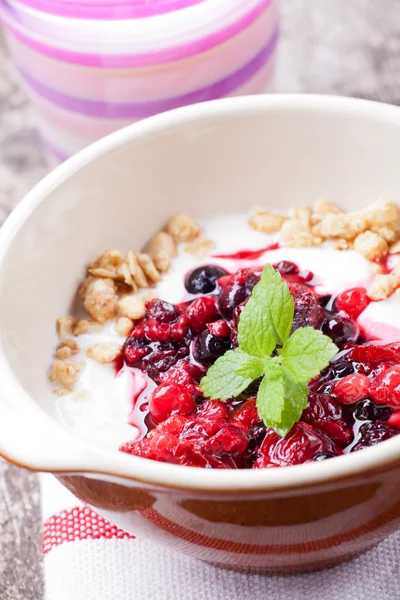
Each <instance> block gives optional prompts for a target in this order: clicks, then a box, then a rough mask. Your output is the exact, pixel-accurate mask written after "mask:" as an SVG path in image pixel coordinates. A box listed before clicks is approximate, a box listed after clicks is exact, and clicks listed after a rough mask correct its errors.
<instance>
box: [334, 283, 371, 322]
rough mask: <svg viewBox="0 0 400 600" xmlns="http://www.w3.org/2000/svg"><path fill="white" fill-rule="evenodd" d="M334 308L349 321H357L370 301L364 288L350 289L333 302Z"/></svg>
mask: <svg viewBox="0 0 400 600" xmlns="http://www.w3.org/2000/svg"><path fill="white" fill-rule="evenodd" d="M335 302H336V308H337V309H338V310H342V311H343V312H345V313H346V314H347V315H348V316H349V317H350V318H351V319H357V317H359V316H360V314H361V313H362V311H363V310H364V309H365V308H367V306H368V304H369V303H370V299H369V298H368V296H367V290H366V289H364V288H352V289H350V290H346V291H345V292H342V293H341V294H339V295H338V296H337V298H336V300H335Z"/></svg>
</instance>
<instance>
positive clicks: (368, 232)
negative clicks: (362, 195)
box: [249, 200, 400, 301]
mask: <svg viewBox="0 0 400 600" xmlns="http://www.w3.org/2000/svg"><path fill="white" fill-rule="evenodd" d="M249 224H250V226H251V227H252V228H253V229H255V230H256V231H263V232H266V233H272V232H278V231H279V232H280V235H281V240H282V242H283V244H284V245H285V246H290V247H312V246H320V245H321V244H322V243H323V242H325V241H328V240H329V241H332V242H333V243H334V245H335V248H337V249H338V250H355V251H356V252H358V253H359V254H361V255H362V256H363V257H364V258H366V259H367V260H369V261H371V271H372V272H373V273H375V274H376V276H375V279H374V281H373V282H372V284H371V285H370V287H369V288H368V290H367V293H368V296H369V297H370V298H371V300H376V301H377V300H384V299H385V298H387V297H388V296H390V295H391V294H393V292H394V291H395V290H396V289H398V288H399V287H400V267H395V268H394V269H393V271H392V272H391V273H388V274H382V265H381V264H380V263H381V262H382V260H383V259H385V258H386V257H387V256H388V254H397V253H400V209H399V207H398V206H397V205H396V204H395V203H394V202H390V201H388V200H380V201H378V202H375V203H374V204H371V205H369V206H367V207H366V208H365V209H364V210H361V211H353V212H345V211H343V210H342V209H340V208H339V207H338V206H336V205H335V204H332V203H331V202H327V201H326V200H318V201H317V202H316V203H315V204H314V206H313V207H310V206H299V207H296V208H294V209H292V211H291V213H290V214H289V215H283V214H276V213H272V212H270V211H267V210H265V209H262V208H255V209H254V214H253V215H252V216H251V217H250V220H249Z"/></svg>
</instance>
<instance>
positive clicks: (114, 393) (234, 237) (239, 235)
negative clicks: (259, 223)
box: [49, 213, 400, 448]
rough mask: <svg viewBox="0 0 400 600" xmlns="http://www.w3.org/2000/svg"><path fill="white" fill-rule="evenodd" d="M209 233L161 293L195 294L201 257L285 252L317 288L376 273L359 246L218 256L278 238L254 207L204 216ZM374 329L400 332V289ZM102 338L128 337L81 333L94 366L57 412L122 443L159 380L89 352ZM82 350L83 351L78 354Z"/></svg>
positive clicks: (369, 329) (378, 313)
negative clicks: (189, 280)
mask: <svg viewBox="0 0 400 600" xmlns="http://www.w3.org/2000/svg"><path fill="white" fill-rule="evenodd" d="M200 224H201V225H202V226H203V228H204V232H205V235H206V236H207V237H209V238H210V239H212V240H213V241H214V242H215V243H216V248H215V250H214V251H213V252H212V254H211V256H210V257H207V258H206V259H205V260H203V261H198V260H196V259H195V258H194V257H193V256H191V255H189V254H187V253H186V252H184V249H183V247H181V248H180V249H179V253H178V256H177V257H176V259H174V261H173V265H172V268H171V270H170V272H169V273H168V274H166V275H165V276H164V277H163V278H162V280H161V282H160V283H159V285H158V286H157V295H158V296H159V297H160V298H162V299H164V300H167V301H169V302H172V303H177V302H181V301H182V300H184V299H186V298H187V297H188V294H187V292H186V291H185V287H184V279H185V275H186V273H187V272H188V271H190V270H192V269H193V268H195V267H196V266H198V265H200V264H218V265H220V266H222V267H224V268H225V269H226V270H227V271H232V272H233V271H236V270H237V269H239V268H246V267H254V266H263V265H265V264H266V263H268V262H271V263H277V262H279V261H281V260H288V261H291V262H294V263H296V264H297V265H298V267H300V269H301V270H309V271H312V272H313V273H314V276H315V278H314V280H313V283H314V282H315V286H316V291H317V292H318V293H320V294H325V293H326V294H334V295H336V294H338V293H340V292H341V291H344V290H347V289H349V288H353V287H364V288H367V287H368V286H369V284H370V283H371V281H372V279H373V275H372V274H371V271H370V269H369V264H368V262H367V261H366V260H365V259H364V258H363V257H362V256H360V255H359V254H357V253H356V252H353V251H338V250H335V249H334V248H332V247H331V246H329V245H326V246H320V247H317V248H279V249H277V250H269V251H266V252H265V253H264V254H263V255H262V256H261V257H260V258H257V259H255V260H249V259H244V260H238V259H234V260H232V259H229V258H228V259H222V258H214V257H213V255H215V254H232V253H236V252H238V251H239V250H259V249H261V248H264V247H266V246H268V245H270V244H273V243H274V242H276V241H278V237H277V236H276V235H266V234H264V233H261V232H256V231H254V230H253V229H252V228H251V227H250V226H249V225H248V215H247V214H244V213H237V214H231V215H221V216H216V217H214V218H213V219H211V220H208V221H203V222H200ZM358 322H359V324H360V326H361V327H362V328H363V330H364V332H366V333H367V334H368V335H369V337H374V338H376V339H388V338H390V339H395V338H397V339H400V305H399V300H398V298H396V297H394V296H392V297H391V298H388V299H387V300H384V301H382V302H372V303H371V304H370V305H369V306H368V307H367V309H366V310H365V311H364V312H363V313H362V314H361V316H360V317H359V319H358ZM101 341H112V342H118V343H120V344H122V343H123V342H124V338H122V337H120V336H119V335H118V334H117V333H116V332H115V328H114V322H110V323H108V324H107V326H106V327H105V328H104V329H103V330H102V331H101V332H97V333H90V334H86V335H82V336H80V337H79V346H80V348H81V357H82V358H84V359H85V362H86V366H85V368H84V370H83V372H82V374H81V375H80V377H79V379H78V382H77V384H76V386H75V389H74V392H73V393H72V394H71V395H69V396H62V397H60V398H55V397H54V396H52V395H50V394H49V396H51V400H50V399H49V403H50V402H51V412H53V414H54V411H55V412H56V415H57V417H58V419H59V420H60V421H62V422H63V423H64V424H65V425H66V426H67V427H69V428H71V429H73V430H74V431H75V432H76V433H77V434H78V435H80V436H82V437H85V438H87V439H90V440H91V441H93V442H96V443H99V444H101V445H103V446H105V447H109V448H117V447H118V446H119V445H120V444H122V443H123V442H126V441H129V440H136V439H140V437H141V436H142V434H143V433H144V423H143V414H144V413H143V412H142V411H141V410H140V407H141V405H142V404H143V403H144V402H146V398H147V396H148V394H149V393H150V392H151V390H152V389H153V388H154V383H153V382H152V381H151V380H149V378H148V377H146V376H145V375H144V374H143V373H142V371H140V370H138V369H130V368H127V367H124V368H123V369H122V370H121V371H120V372H119V373H118V375H116V374H115V371H114V366H113V365H100V364H98V363H97V362H96V361H94V360H93V359H89V358H87V357H86V348H87V347H88V346H90V345H91V344H94V343H97V342H101ZM77 358H79V356H78V357H77Z"/></svg>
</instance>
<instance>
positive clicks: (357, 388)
mask: <svg viewBox="0 0 400 600" xmlns="http://www.w3.org/2000/svg"><path fill="white" fill-rule="evenodd" d="M369 388H370V381H369V379H368V377H366V376H365V375H359V374H358V373H355V374H354V375H346V377H343V379H339V380H338V381H337V382H336V383H335V387H334V393H335V395H336V396H337V397H338V398H339V400H340V401H341V402H343V404H353V403H354V402H357V401H358V400H361V398H365V396H368V391H369Z"/></svg>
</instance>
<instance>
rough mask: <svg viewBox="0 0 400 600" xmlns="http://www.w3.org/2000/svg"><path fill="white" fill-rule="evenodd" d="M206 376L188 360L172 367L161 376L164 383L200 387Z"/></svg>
mask: <svg viewBox="0 0 400 600" xmlns="http://www.w3.org/2000/svg"><path fill="white" fill-rule="evenodd" d="M203 375H204V371H202V370H201V369H200V368H199V367H197V366H196V365H192V364H191V363H189V362H188V361H187V360H181V361H178V362H177V363H176V365H175V366H174V367H171V369H169V370H168V371H167V372H166V373H162V374H161V375H160V377H161V380H162V381H168V382H169V383H180V384H182V385H186V386H192V385H198V384H199V383H200V380H201V378H202V377H203Z"/></svg>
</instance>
